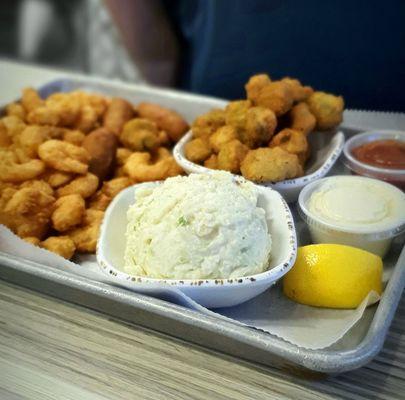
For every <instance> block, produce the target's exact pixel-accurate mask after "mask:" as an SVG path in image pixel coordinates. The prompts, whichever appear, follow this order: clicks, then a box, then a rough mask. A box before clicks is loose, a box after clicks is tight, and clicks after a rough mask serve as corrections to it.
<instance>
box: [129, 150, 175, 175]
mask: <svg viewBox="0 0 405 400" xmlns="http://www.w3.org/2000/svg"><path fill="white" fill-rule="evenodd" d="M124 170H125V172H126V173H127V174H128V176H129V177H130V178H131V179H133V180H135V181H137V182H148V181H160V180H163V179H166V178H169V177H171V176H176V175H180V174H181V173H183V170H182V169H181V167H180V166H178V165H177V163H176V161H175V160H174V158H173V157H172V156H168V157H165V158H163V159H161V160H159V161H158V162H156V163H153V160H152V156H151V154H150V153H140V152H136V153H133V154H132V155H131V156H130V157H129V158H128V160H127V162H126V163H125V165H124Z"/></svg>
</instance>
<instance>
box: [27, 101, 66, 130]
mask: <svg viewBox="0 0 405 400" xmlns="http://www.w3.org/2000/svg"><path fill="white" fill-rule="evenodd" d="M27 122H28V123H30V124H36V125H52V126H57V125H59V124H60V118H59V114H58V110H56V109H53V108H48V107H46V106H42V107H38V108H35V109H34V110H32V111H30V113H29V114H28V115H27Z"/></svg>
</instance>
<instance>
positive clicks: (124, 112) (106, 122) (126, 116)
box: [103, 97, 134, 136]
mask: <svg viewBox="0 0 405 400" xmlns="http://www.w3.org/2000/svg"><path fill="white" fill-rule="evenodd" d="M133 117H134V110H133V107H132V104H131V103H129V102H128V101H126V100H124V99H121V98H119V97H114V98H113V99H112V100H111V103H110V104H109V106H108V108H107V111H106V112H105V114H104V119H103V126H104V127H105V128H107V129H108V130H109V131H110V132H112V133H114V134H115V135H117V136H118V135H119V134H120V133H121V131H122V128H123V127H124V125H125V124H126V123H127V122H128V121H129V120H130V119H131V118H133Z"/></svg>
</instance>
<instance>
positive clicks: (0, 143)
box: [0, 120, 12, 147]
mask: <svg viewBox="0 0 405 400" xmlns="http://www.w3.org/2000/svg"><path fill="white" fill-rule="evenodd" d="M11 143H12V140H11V137H10V136H9V135H8V133H7V128H6V126H5V125H4V124H3V122H2V120H0V147H8V146H10V145H11Z"/></svg>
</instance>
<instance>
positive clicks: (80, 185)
mask: <svg viewBox="0 0 405 400" xmlns="http://www.w3.org/2000/svg"><path fill="white" fill-rule="evenodd" d="M98 183H99V181H98V178H97V176H96V175H94V174H90V173H88V174H86V175H83V176H79V177H78V178H76V179H73V180H72V181H71V182H70V183H68V184H67V185H65V186H62V187H60V188H59V189H57V191H56V193H57V194H58V197H61V196H67V195H69V194H79V195H80V196H82V197H83V198H84V199H87V198H88V197H90V196H91V195H93V194H94V193H95V192H96V190H97V187H98Z"/></svg>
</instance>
